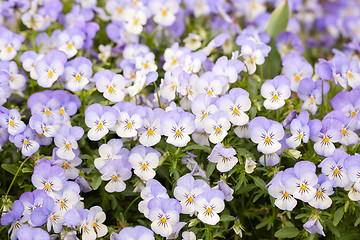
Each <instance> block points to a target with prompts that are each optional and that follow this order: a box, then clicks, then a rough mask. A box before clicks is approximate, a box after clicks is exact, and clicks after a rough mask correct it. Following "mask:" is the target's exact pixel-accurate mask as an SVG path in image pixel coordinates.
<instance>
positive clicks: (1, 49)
mask: <svg viewBox="0 0 360 240" xmlns="http://www.w3.org/2000/svg"><path fill="white" fill-rule="evenodd" d="M0 32H1V34H0V60H1V61H10V60H12V59H13V58H14V57H15V56H16V54H17V51H19V50H20V48H21V43H22V42H23V41H24V40H25V37H24V36H22V35H20V34H17V33H13V32H12V31H10V30H8V29H7V28H5V27H3V26H1V27H0Z"/></svg>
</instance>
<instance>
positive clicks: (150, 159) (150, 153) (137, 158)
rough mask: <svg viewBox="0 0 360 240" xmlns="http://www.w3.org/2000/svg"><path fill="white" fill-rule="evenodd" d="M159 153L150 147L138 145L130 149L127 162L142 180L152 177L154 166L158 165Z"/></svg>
mask: <svg viewBox="0 0 360 240" xmlns="http://www.w3.org/2000/svg"><path fill="white" fill-rule="evenodd" d="M160 156H161V154H160V153H159V152H158V151H156V150H155V149H153V148H151V147H147V148H146V147H144V146H142V145H138V146H136V147H134V148H133V149H131V152H130V155H129V162H130V164H131V166H132V168H133V169H134V173H135V174H136V175H137V176H138V177H140V179H141V180H143V181H148V180H149V179H152V178H154V176H155V174H156V173H155V171H154V168H156V167H157V166H158V165H159V157H160Z"/></svg>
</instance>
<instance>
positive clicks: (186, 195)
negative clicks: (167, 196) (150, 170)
mask: <svg viewBox="0 0 360 240" xmlns="http://www.w3.org/2000/svg"><path fill="white" fill-rule="evenodd" d="M208 190H210V186H209V185H208V184H207V183H206V182H205V181H204V180H201V179H196V180H195V179H194V177H193V176H192V175H191V174H189V173H188V174H185V175H184V176H182V177H181V178H179V179H178V181H177V186H176V187H175V189H174V197H175V198H176V199H177V200H179V201H180V204H181V207H182V211H181V213H183V214H191V215H192V214H193V213H194V212H195V211H196V209H195V203H194V200H195V199H196V197H197V196H198V195H200V194H201V193H203V192H205V191H208Z"/></svg>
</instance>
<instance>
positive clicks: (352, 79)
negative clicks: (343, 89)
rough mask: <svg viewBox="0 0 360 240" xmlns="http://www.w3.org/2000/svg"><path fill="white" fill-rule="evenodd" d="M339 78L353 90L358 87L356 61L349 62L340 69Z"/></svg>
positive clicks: (359, 76) (359, 84) (357, 65)
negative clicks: (344, 80)
mask: <svg viewBox="0 0 360 240" xmlns="http://www.w3.org/2000/svg"><path fill="white" fill-rule="evenodd" d="M341 76H342V77H343V78H344V79H346V82H347V84H348V85H349V86H350V87H352V88H353V89H355V88H358V87H360V68H359V61H358V60H357V59H353V60H351V62H350V63H349V64H344V65H343V66H342V68H341Z"/></svg>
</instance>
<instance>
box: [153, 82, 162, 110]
mask: <svg viewBox="0 0 360 240" xmlns="http://www.w3.org/2000/svg"><path fill="white" fill-rule="evenodd" d="M154 86H155V90H156V97H157V100H158V104H159V108H161V103H160V97H159V91H158V88H157V85H156V82H154Z"/></svg>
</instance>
